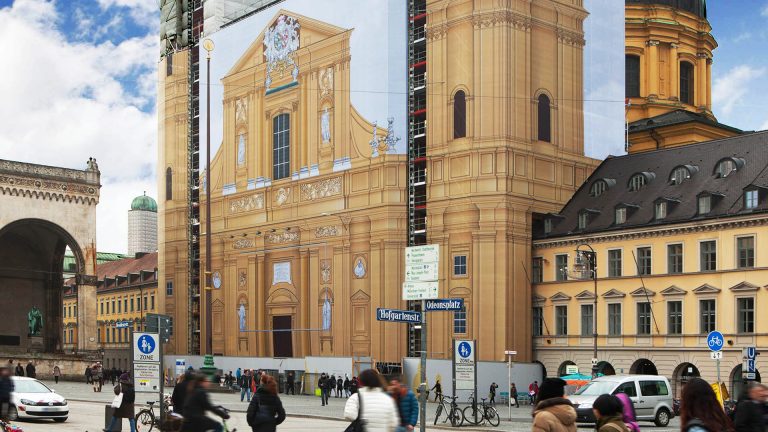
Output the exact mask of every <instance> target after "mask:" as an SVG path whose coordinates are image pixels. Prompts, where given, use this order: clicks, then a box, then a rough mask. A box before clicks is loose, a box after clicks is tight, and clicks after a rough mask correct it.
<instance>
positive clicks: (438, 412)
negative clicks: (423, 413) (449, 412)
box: [435, 404, 443, 424]
mask: <svg viewBox="0 0 768 432" xmlns="http://www.w3.org/2000/svg"><path fill="white" fill-rule="evenodd" d="M442 413H443V405H442V404H440V405H438V406H437V412H436V413H435V424H437V421H438V420H439V419H440V414H442Z"/></svg>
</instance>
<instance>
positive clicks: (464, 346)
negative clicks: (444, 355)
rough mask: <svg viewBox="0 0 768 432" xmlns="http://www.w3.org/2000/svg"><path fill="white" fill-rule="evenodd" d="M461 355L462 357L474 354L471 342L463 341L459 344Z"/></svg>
mask: <svg viewBox="0 0 768 432" xmlns="http://www.w3.org/2000/svg"><path fill="white" fill-rule="evenodd" d="M459 355H460V356H461V357H462V358H468V357H469V356H470V355H472V345H470V344H469V342H461V343H460V344H459Z"/></svg>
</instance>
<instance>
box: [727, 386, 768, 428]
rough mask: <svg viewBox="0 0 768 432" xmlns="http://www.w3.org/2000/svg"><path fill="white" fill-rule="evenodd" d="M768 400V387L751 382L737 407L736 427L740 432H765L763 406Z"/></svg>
mask: <svg viewBox="0 0 768 432" xmlns="http://www.w3.org/2000/svg"><path fill="white" fill-rule="evenodd" d="M767 398H768V387H766V386H765V385H763V384H760V383H756V382H754V381H752V382H750V383H749V385H748V386H747V391H746V393H745V394H744V397H742V398H741V400H740V401H739V404H738V405H736V418H735V419H734V420H735V421H734V426H736V430H737V431H738V432H765V430H766V428H765V426H766V425H765V420H764V418H763V406H764V405H765V403H766V399H767Z"/></svg>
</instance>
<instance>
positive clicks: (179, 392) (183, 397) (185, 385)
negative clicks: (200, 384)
mask: <svg viewBox="0 0 768 432" xmlns="http://www.w3.org/2000/svg"><path fill="white" fill-rule="evenodd" d="M191 383H192V372H191V371H187V372H186V373H185V374H184V375H179V378H178V379H177V380H176V385H175V386H174V387H173V393H172V394H171V404H172V405H173V412H175V413H176V414H179V415H182V416H183V415H184V403H186V401H187V392H188V391H189V387H190V385H191Z"/></svg>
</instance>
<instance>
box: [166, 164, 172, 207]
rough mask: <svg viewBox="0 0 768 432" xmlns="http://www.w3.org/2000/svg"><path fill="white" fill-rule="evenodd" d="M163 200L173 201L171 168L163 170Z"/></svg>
mask: <svg viewBox="0 0 768 432" xmlns="http://www.w3.org/2000/svg"><path fill="white" fill-rule="evenodd" d="M165 199H166V201H170V200H172V199H173V170H172V169H171V167H168V168H166V169H165Z"/></svg>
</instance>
